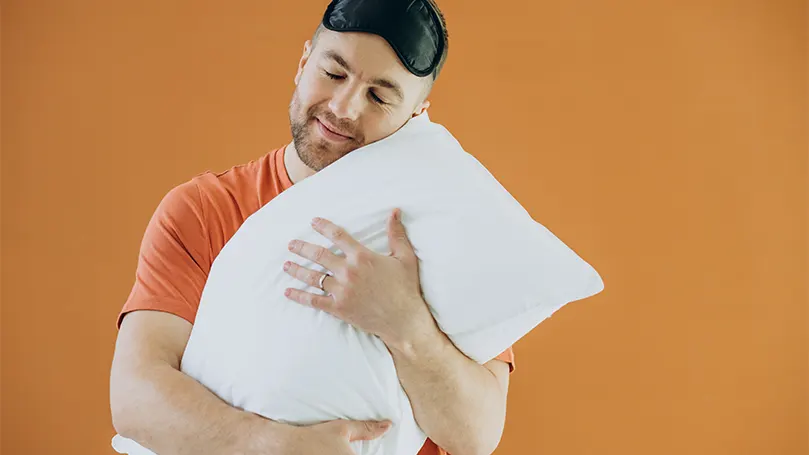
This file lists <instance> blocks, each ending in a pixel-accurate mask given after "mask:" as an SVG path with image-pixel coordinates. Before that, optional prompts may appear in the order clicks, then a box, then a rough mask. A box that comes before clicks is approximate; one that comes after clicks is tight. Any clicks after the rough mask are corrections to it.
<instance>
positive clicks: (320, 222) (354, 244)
mask: <svg viewBox="0 0 809 455" xmlns="http://www.w3.org/2000/svg"><path fill="white" fill-rule="evenodd" d="M312 228H313V229H314V230H315V231H317V232H318V233H319V234H321V235H322V236H323V237H326V238H327V239H329V240H331V241H332V242H333V243H334V244H335V245H337V247H338V248H340V249H341V250H342V251H343V252H344V253H345V254H346V255H349V254H356V253H358V252H360V251H363V250H365V247H364V246H362V244H361V243H360V242H358V241H357V240H355V239H354V238H353V237H351V236H350V235H349V234H348V232H347V231H346V230H345V229H343V228H341V227H340V226H337V225H336V224H334V223H332V222H331V221H329V220H324V219H322V218H315V219H313V220H312Z"/></svg>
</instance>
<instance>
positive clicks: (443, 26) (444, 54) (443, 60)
mask: <svg viewBox="0 0 809 455" xmlns="http://www.w3.org/2000/svg"><path fill="white" fill-rule="evenodd" d="M426 1H427V2H428V3H430V5H431V6H432V7H433V8H434V9H435V12H436V13H438V22H439V23H440V24H441V30H440V33H442V34H443V35H444V51H443V52H441V59H440V60H439V61H438V65H436V67H435V70H433V72H432V74H431V77H432V80H430V81H429V83H428V85H429V86H431V87H432V85H433V83H434V82H435V80H436V79H438V74H439V73H440V72H441V69H442V68H443V67H444V63H446V61H447V55H448V53H449V32H447V21H446V19H444V13H442V12H441V10H440V9H439V8H438V5H437V4H436V3H435V0H426ZM323 30H326V27H325V26H324V25H323V23H322V22H321V23H320V24H318V26H317V29H316V30H315V33H314V35H313V36H312V47H315V45H316V44H317V38H318V37H319V36H320V32H322V31H323Z"/></svg>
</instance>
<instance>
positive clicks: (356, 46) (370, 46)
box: [313, 30, 422, 88]
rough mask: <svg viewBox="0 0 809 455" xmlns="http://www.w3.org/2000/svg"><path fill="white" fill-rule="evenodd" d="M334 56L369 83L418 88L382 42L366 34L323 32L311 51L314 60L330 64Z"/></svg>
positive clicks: (380, 39) (391, 50) (417, 83)
mask: <svg viewBox="0 0 809 455" xmlns="http://www.w3.org/2000/svg"><path fill="white" fill-rule="evenodd" d="M331 53H336V54H337V55H339V56H340V57H342V58H343V59H344V60H345V61H346V63H348V65H349V66H350V67H351V70H352V73H355V75H356V76H358V77H360V78H363V79H368V80H372V79H375V78H380V77H385V78H390V79H394V80H395V81H396V82H398V83H399V84H401V85H402V87H403V88H407V87H417V86H418V87H420V84H421V82H422V81H421V79H422V78H420V77H418V76H416V75H414V74H413V73H411V72H410V71H408V70H407V68H405V67H404V65H403V64H402V62H401V61H400V60H399V57H398V56H397V55H396V52H394V50H393V48H392V47H390V44H388V42H387V41H385V39H384V38H382V37H381V36H378V35H373V34H370V33H356V32H334V31H331V30H323V31H321V33H320V36H319V37H318V41H317V45H316V47H315V49H314V50H313V54H315V55H314V57H316V58H317V59H325V60H331V58H330V57H329V54H331Z"/></svg>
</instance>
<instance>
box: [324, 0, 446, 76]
mask: <svg viewBox="0 0 809 455" xmlns="http://www.w3.org/2000/svg"><path fill="white" fill-rule="evenodd" d="M323 26H324V27H326V28H327V29H329V30H333V31H335V32H365V33H373V34H374V35H379V36H381V37H382V38H384V39H385V40H386V41H387V42H388V44H390V46H391V47H392V48H393V50H394V51H395V52H396V54H397V55H398V56H399V60H401V61H402V63H403V64H404V66H405V68H407V70H408V71H410V72H411V73H413V74H415V75H416V76H419V77H424V76H427V75H429V74H432V72H433V71H434V70H435V67H436V66H438V63H439V61H440V60H441V54H443V52H444V46H446V43H445V42H444V33H443V31H442V30H441V22H440V20H439V18H438V13H437V12H436V11H435V9H434V8H433V7H432V6H431V5H430V3H429V2H427V0H332V2H331V3H330V4H329V6H328V7H327V8H326V13H325V14H324V15H323Z"/></svg>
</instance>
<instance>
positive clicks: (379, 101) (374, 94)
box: [369, 92, 388, 105]
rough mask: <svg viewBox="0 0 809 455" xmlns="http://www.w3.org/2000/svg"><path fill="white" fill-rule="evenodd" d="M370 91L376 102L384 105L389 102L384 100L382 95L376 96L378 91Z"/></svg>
mask: <svg viewBox="0 0 809 455" xmlns="http://www.w3.org/2000/svg"><path fill="white" fill-rule="evenodd" d="M369 93H370V94H371V98H372V99H373V100H374V102H375V103H377V104H383V105H384V104H388V103H386V102H385V101H383V100H382V99H381V98H380V97H378V96H376V93H374V92H369Z"/></svg>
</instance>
